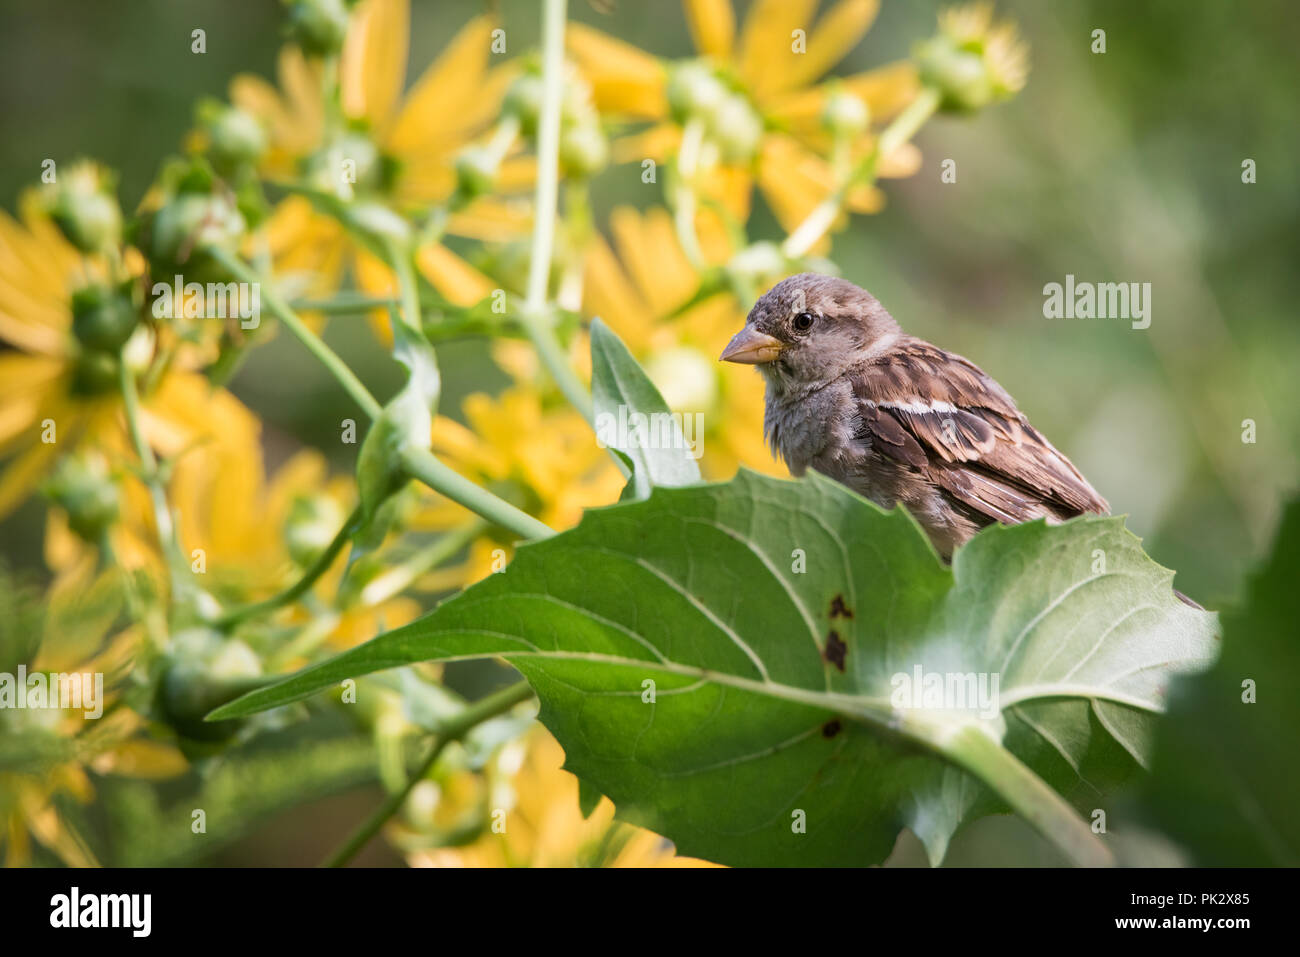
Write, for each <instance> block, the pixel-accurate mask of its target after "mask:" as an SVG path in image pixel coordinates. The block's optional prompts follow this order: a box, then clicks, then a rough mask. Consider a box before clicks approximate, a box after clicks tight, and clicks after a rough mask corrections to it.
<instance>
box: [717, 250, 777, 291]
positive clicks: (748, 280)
mask: <svg viewBox="0 0 1300 957" xmlns="http://www.w3.org/2000/svg"><path fill="white" fill-rule="evenodd" d="M785 267H786V260H785V256H783V255H782V254H781V248H780V247H779V246H777V244H776V243H772V242H757V243H752V244H751V245H749V246H746V247H745V248H744V249H742V250H741V251H740V252H738V253H736V254H735V255H734V256H732V257H731V261H730V262H729V263H727V272H728V273H730V274H731V275H732V277H733V278H734V279H736V280H738V281H739V282H741V283H742V284H745V285H754V284H757V283H761V282H763V281H764V280H766V279H769V278H771V277H773V276H777V275H779V274H780V273H781V272H783V271H784V270H785Z"/></svg>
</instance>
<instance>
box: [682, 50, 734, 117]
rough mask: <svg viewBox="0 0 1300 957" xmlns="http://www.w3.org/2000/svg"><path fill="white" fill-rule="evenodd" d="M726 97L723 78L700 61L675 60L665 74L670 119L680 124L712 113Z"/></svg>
mask: <svg viewBox="0 0 1300 957" xmlns="http://www.w3.org/2000/svg"><path fill="white" fill-rule="evenodd" d="M726 97H727V88H726V87H725V86H724V85H723V83H722V81H721V80H719V79H718V77H717V75H716V74H714V72H713V70H712V69H710V68H709V67H708V66H706V65H705V64H703V63H700V62H699V61H696V60H690V61H687V62H686V63H681V64H678V65H677V66H676V67H674V68H673V70H672V72H671V74H670V75H669V77H668V108H669V109H670V110H671V111H672V115H673V119H674V120H676V121H677V122H678V123H681V124H683V125H684V124H686V123H687V122H689V121H690V120H692V119H695V118H697V117H702V116H705V115H708V114H711V113H713V111H714V110H716V109H717V108H718V107H719V106H720V105H721V104H722V101H723V100H725V99H726Z"/></svg>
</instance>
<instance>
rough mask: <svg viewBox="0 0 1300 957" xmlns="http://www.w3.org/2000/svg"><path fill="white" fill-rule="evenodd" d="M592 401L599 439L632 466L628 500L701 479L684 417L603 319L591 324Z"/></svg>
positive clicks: (626, 494)
mask: <svg viewBox="0 0 1300 957" xmlns="http://www.w3.org/2000/svg"><path fill="white" fill-rule="evenodd" d="M591 401H592V408H593V411H594V414H595V428H596V439H597V441H598V442H600V444H601V445H603V446H606V447H607V448H612V449H614V450H615V451H616V452H618V453H619V454H620V455H621V456H622V457H623V458H624V459H625V460H627V461H628V462H629V463H630V464H631V466H632V480H631V482H630V483H629V485H630V492H625V493H624V498H625V499H626V498H634V499H642V498H645V497H646V496H647V495H649V494H650V490H651V489H652V488H654V487H656V486H669V487H672V486H678V485H691V484H693V483H695V482H698V481H699V480H700V467H699V465H698V464H697V463H696V461H695V458H694V457H693V456H692V453H691V447H690V444H689V443H688V442H687V441H686V438H685V436H684V435H683V433H682V424H681V417H680V416H677V415H674V414H673V413H672V412H671V411H669V409H668V403H666V402H665V401H664V399H663V396H661V395H660V394H659V390H658V389H656V388H655V385H654V383H653V382H651V381H650V378H649V376H647V375H646V374H645V371H644V370H643V369H642V368H641V366H640V365H639V364H638V363H637V361H636V359H635V358H633V356H632V353H630V352H628V350H627V346H625V345H623V341H622V340H621V339H619V337H618V336H617V335H616V334H615V333H614V332H613V331H612V330H611V329H610V328H609V327H608V326H607V325H605V324H604V323H603V322H601V321H600V320H599V319H594V320H592V323H591Z"/></svg>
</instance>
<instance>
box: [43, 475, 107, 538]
mask: <svg viewBox="0 0 1300 957" xmlns="http://www.w3.org/2000/svg"><path fill="white" fill-rule="evenodd" d="M42 490H43V491H44V493H45V495H46V496H47V497H48V498H49V499H50V500H51V501H52V502H54V504H55V505H57V506H58V507H59V508H61V509H63V510H64V511H65V512H67V513H68V527H69V528H71V529H72V530H73V531H74V532H75V533H76V534H77V535H78V536H79V537H80V538H82V539H83V540H84V541H87V542H89V543H91V544H93V545H98V544H99V541H100V538H101V537H102V535H103V533H104V532H105V531H106V530H107V529H108V528H109V526H111V525H112V524H113V523H114V522H116V521H117V517H118V490H117V485H116V484H115V483H114V481H113V479H112V477H111V476H110V475H109V472H108V465H107V463H106V462H105V461H104V458H103V456H101V455H98V454H96V453H87V454H84V455H76V456H67V457H65V458H63V459H60V460H59V464H58V465H57V466H56V467H55V469H54V474H53V475H52V476H51V477H50V478H49V480H48V481H46V483H45V485H44V486H43V489H42Z"/></svg>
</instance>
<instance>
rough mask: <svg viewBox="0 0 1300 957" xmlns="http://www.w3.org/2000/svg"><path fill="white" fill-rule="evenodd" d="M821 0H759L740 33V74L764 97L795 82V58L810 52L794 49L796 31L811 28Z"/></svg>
mask: <svg viewBox="0 0 1300 957" xmlns="http://www.w3.org/2000/svg"><path fill="white" fill-rule="evenodd" d="M816 6H817V0H755V3H754V5H753V6H752V7H750V9H749V13H748V14H746V15H745V28H744V30H743V31H742V32H741V35H740V64H739V67H740V75H741V77H742V78H743V79H744V81H745V85H746V86H747V87H748V88H749V90H750V92H751V93H752V95H753V96H754V97H755V98H757V99H762V98H763V97H765V96H767V95H768V94H771V93H775V92H777V91H778V90H784V89H786V88H788V87H789V86H790V85H791V81H790V77H791V76H792V71H793V69H794V66H795V61H796V60H797V59H799V58H800V57H804V56H807V55H808V54H807V53H795V52H794V50H793V49H792V46H793V43H794V31H795V30H804V31H807V30H808V28H809V27H810V26H811V25H812V23H811V21H812V13H813V10H814V9H815V8H816Z"/></svg>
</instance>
